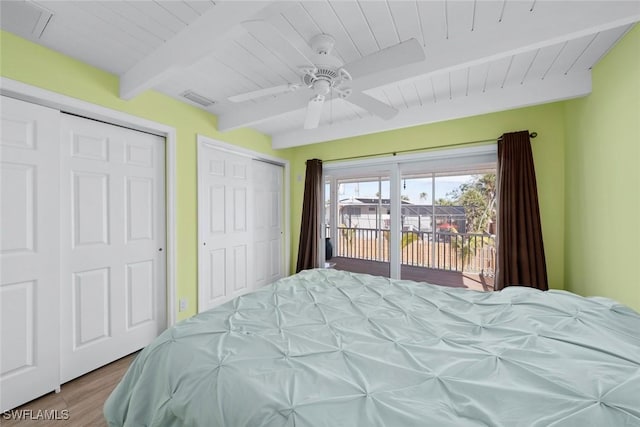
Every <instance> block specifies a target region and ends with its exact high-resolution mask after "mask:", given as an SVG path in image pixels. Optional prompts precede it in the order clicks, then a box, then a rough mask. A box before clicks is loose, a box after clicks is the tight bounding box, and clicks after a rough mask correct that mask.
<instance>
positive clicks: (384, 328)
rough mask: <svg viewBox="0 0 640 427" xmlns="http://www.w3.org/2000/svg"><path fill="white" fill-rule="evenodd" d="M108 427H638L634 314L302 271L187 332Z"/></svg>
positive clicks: (532, 294) (161, 345)
mask: <svg viewBox="0 0 640 427" xmlns="http://www.w3.org/2000/svg"><path fill="white" fill-rule="evenodd" d="M105 416H106V418H107V421H108V423H109V425H112V426H123V425H124V426H228V427H258V426H297V427H302V426H335V427H337V426H350V427H351V426H366V427H369V426H371V427H373V426H394V427H395V426H398V427H405V426H437V427H442V426H455V427H462V426H505V427H514V426H526V427H535V426H540V427H548V426H579V427H583V426H603V427H608V426H613V427H618V426H640V315H639V314H638V313H636V312H635V311H633V310H631V309H630V308H627V307H625V306H622V305H620V304H618V303H616V302H614V301H611V300H608V299H604V298H583V297H579V296H577V295H574V294H571V293H568V292H562V291H548V292H541V291H537V290H533V289H529V288H520V287H511V288H507V289H506V290H504V291H502V292H493V293H481V292H476V291H470V290H466V289H452V288H444V287H439V286H434V285H427V284H424V283H415V282H410V281H401V280H389V279H386V278H382V277H374V276H368V275H362V274H353V273H345V272H341V271H336V270H311V271H304V272H302V273H300V274H297V275H295V276H291V277H288V278H285V279H282V280H279V281H278V282H276V283H274V284H272V285H270V286H266V287H264V288H262V289H260V290H258V291H256V292H253V293H251V294H247V295H244V296H242V297H239V298H237V299H235V300H233V301H230V302H228V303H226V304H224V305H222V306H220V307H217V308H215V309H213V310H210V311H207V312H205V313H202V314H199V315H197V316H195V317H193V318H191V319H188V320H186V321H183V322H180V323H178V324H177V325H175V326H174V327H172V328H170V329H168V330H167V331H165V332H164V333H163V334H162V335H161V336H160V337H158V338H157V339H156V340H155V342H153V343H152V344H151V345H149V346H148V347H147V348H145V349H144V350H143V351H142V352H141V353H140V354H139V355H138V357H137V358H136V360H135V361H134V363H133V364H132V365H131V367H130V368H129V370H128V372H127V374H126V375H125V377H124V378H123V380H122V381H121V382H120V384H119V385H118V386H117V388H116V389H115V390H114V392H113V393H112V395H111V396H110V397H109V399H108V400H107V402H106V404H105Z"/></svg>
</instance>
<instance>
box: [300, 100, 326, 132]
mask: <svg viewBox="0 0 640 427" xmlns="http://www.w3.org/2000/svg"><path fill="white" fill-rule="evenodd" d="M323 105H324V96H322V95H316V96H314V97H313V98H311V99H310V100H309V104H307V116H306V117H305V119H304V128H305V129H315V128H317V127H318V125H319V124H320V116H322V106H323Z"/></svg>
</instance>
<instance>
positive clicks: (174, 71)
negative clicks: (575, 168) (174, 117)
mask: <svg viewBox="0 0 640 427" xmlns="http://www.w3.org/2000/svg"><path fill="white" fill-rule="evenodd" d="M0 7H1V10H0V12H1V17H2V21H1V26H2V29H4V30H6V31H10V32H13V33H15V34H17V35H19V36H21V37H25V38H27V39H30V40H33V41H35V42H37V43H40V44H42V45H45V46H47V47H50V48H52V49H54V50H57V51H60V52H62V53H64V54H67V55H69V56H71V57H74V58H77V59H79V60H81V61H84V62H87V63H89V64H91V65H94V66H96V67H98V68H100V69H103V70H106V71H109V72H111V73H114V74H117V75H119V76H120V79H121V89H120V95H121V97H123V98H124V99H131V98H133V97H135V96H137V95H138V94H139V93H141V92H142V91H144V90H147V89H155V90H158V91H160V92H163V93H165V94H167V95H169V96H172V97H174V98H176V99H179V100H181V101H183V102H187V103H190V104H192V105H195V106H198V107H200V108H203V109H205V110H207V111H209V112H211V113H213V114H215V115H216V116H218V119H217V120H218V121H217V123H218V127H219V128H220V129H221V130H223V131H224V130H228V129H234V128H237V127H252V128H255V129H257V130H258V131H260V132H263V133H265V134H269V135H271V136H272V141H273V146H274V148H284V147H290V146H296V145H304V144H310V143H314V142H321V141H326V140H331V139H336V138H343V137H349V136H354V135H361V134H367V133H372V132H380V131H384V130H389V129H396V128H401V127H407V126H414V125H419V124H423V123H433V122H437V121H442V120H449V119H453V118H459V117H466V116H472V115H478V114H484V113H488V112H493V111H500V110H505V109H511V108H518V107H522V106H528V105H535V104H541V103H546V102H552V101H556V100H562V99H569V98H573V97H578V96H584V95H586V94H588V93H590V91H591V68H592V67H593V66H594V64H596V63H597V62H598V61H599V60H600V59H601V58H602V57H603V56H604V55H605V54H606V53H607V52H608V51H609V50H610V49H611V48H612V46H613V45H614V44H615V43H616V42H617V41H618V40H619V39H620V38H621V37H622V36H623V35H624V34H625V33H626V32H627V31H628V30H629V29H630V28H631V27H632V26H633V25H635V23H636V22H638V21H640V2H639V1H637V0H634V1H613V0H605V1H575V0H574V1H557V0H555V1H549V0H527V1H519V0H498V1H483V0H461V1H454V0H437V1H415V0H414V1H395V0H387V1H383V0H380V1H366V0H360V1H333V0H324V1H301V2H291V1H284V2H266V1H256V2H243V1H226V2H212V1H204V0H200V1H198V0H190V1H186V0H185V1H55V2H54V1H42V0H37V1H35V0H31V1H27V2H24V1H3V2H2V3H0ZM247 21H254V22H255V21H258V22H259V23H260V24H261V25H262V27H263V28H264V27H266V28H267V30H268V31H267V32H264V31H258V29H259V28H260V27H258V29H256V26H255V25H254V26H252V25H250V24H247V23H246V22H247ZM269 28H270V29H271V30H269ZM320 33H324V34H330V35H331V36H332V37H333V38H334V39H335V45H334V48H333V51H332V54H333V55H334V56H335V57H337V58H338V59H339V61H340V62H341V63H342V64H345V65H344V68H345V69H346V70H347V71H350V72H352V73H353V75H354V76H353V81H351V82H347V83H348V85H349V86H350V87H351V88H352V89H353V91H354V94H355V93H359V92H362V93H364V94H365V95H368V96H370V97H372V98H374V101H371V102H373V103H376V102H381V103H384V104H386V105H388V106H391V107H393V108H394V109H395V110H397V112H396V114H394V116H393V117H392V118H389V119H382V118H380V117H378V115H375V114H372V113H370V112H369V111H367V110H366V109H363V108H362V107H360V106H357V105H355V104H354V103H352V102H350V101H349V99H350V98H351V101H353V102H355V100H356V98H355V95H352V96H351V97H347V98H346V99H341V98H340V97H339V96H338V91H337V90H335V91H330V92H329V93H328V94H327V100H326V101H325V102H324V105H323V106H322V110H321V114H320V116H319V117H320V120H319V126H318V127H317V128H315V129H303V124H304V123H305V117H306V116H307V111H306V108H307V101H308V100H309V99H310V98H311V97H312V96H313V95H314V93H313V92H312V91H311V90H309V89H308V88H306V87H304V86H303V87H301V88H298V89H297V90H296V91H292V92H282V93H277V94H275V95H269V96H265V97H261V98H255V99H250V100H248V101H244V102H239V103H234V102H231V101H230V100H229V98H230V97H233V96H237V95H240V94H244V93H247V92H252V91H256V90H260V89H267V88H271V87H274V86H280V85H287V84H296V85H300V83H301V75H302V72H301V71H300V66H303V65H308V64H305V63H304V62H305V60H304V59H305V57H306V58H310V57H311V56H310V55H311V54H312V51H311V48H310V47H309V43H310V40H311V39H312V38H313V37H314V36H316V35H317V34H320ZM411 39H415V40H416V41H417V42H416V45H419V46H420V48H421V51H423V52H424V59H423V60H419V61H416V62H412V63H409V64H406V65H403V66H399V67H397V68H393V67H392V66H391V65H390V64H388V63H387V64H381V67H382V68H383V70H380V71H378V70H377V69H368V68H365V69H361V68H362V67H360V68H359V65H357V62H360V63H362V61H360V60H361V59H362V58H366V57H367V56H368V55H371V54H375V53H376V52H378V51H380V50H382V49H385V48H390V47H393V46H396V45H398V44H399V43H401V42H406V41H408V40H411ZM293 48H295V49H293ZM296 49H297V51H298V53H296V52H295V50H296ZM393 49H394V48H392V49H391V50H393ZM363 61H364V60H363ZM378 63H379V62H378ZM374 68H375V67H374ZM385 68H386V71H385V70H384V69H385ZM189 92H192V93H193V94H195V96H196V97H197V96H200V97H202V98H203V99H202V100H201V101H206V100H210V101H214V103H212V104H211V105H208V106H202V105H200V104H198V103H196V102H193V101H191V100H189V99H187V98H185V96H184V95H185V94H187V93H189ZM363 96H364V95H363ZM375 100H377V101H375ZM361 105H362V104H361ZM212 120H215V119H214V117H213V116H212Z"/></svg>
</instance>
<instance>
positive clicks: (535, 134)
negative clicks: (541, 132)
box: [529, 132, 538, 138]
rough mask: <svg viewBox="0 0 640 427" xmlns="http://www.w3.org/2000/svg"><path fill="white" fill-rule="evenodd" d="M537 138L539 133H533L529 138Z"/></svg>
mask: <svg viewBox="0 0 640 427" xmlns="http://www.w3.org/2000/svg"><path fill="white" fill-rule="evenodd" d="M536 136H538V132H531V133H530V134H529V137H530V138H535V137H536Z"/></svg>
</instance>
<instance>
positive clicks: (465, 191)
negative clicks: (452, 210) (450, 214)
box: [447, 173, 496, 233]
mask: <svg viewBox="0 0 640 427" xmlns="http://www.w3.org/2000/svg"><path fill="white" fill-rule="evenodd" d="M447 196H450V197H451V198H452V201H453V203H454V204H456V205H462V206H464V209H465V215H466V219H467V231H468V232H472V233H483V232H485V231H486V229H487V226H488V225H489V221H494V222H495V220H496V208H495V206H496V174H495V173H486V174H483V175H474V176H473V178H472V179H471V181H469V182H466V183H464V184H461V185H460V187H459V188H458V189H456V190H453V191H452V192H451V193H449V194H447Z"/></svg>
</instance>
